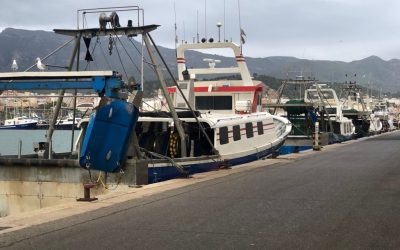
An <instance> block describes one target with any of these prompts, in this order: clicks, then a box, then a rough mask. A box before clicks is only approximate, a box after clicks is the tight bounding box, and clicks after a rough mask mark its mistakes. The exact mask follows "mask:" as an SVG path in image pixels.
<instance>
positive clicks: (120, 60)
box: [113, 41, 128, 80]
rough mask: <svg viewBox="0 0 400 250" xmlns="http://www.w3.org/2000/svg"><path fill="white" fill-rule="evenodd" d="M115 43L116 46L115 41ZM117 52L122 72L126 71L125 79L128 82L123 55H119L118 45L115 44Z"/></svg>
mask: <svg viewBox="0 0 400 250" xmlns="http://www.w3.org/2000/svg"><path fill="white" fill-rule="evenodd" d="M113 43H114V44H115V42H114V41H113ZM115 50H116V51H117V55H118V59H119V62H120V63H121V66H122V70H123V71H124V74H125V77H126V79H127V80H128V74H127V73H126V70H125V67H124V63H123V62H122V59H121V55H120V54H119V50H118V46H117V45H116V44H115Z"/></svg>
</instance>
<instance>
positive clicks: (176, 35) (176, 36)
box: [174, 1, 178, 54]
mask: <svg viewBox="0 0 400 250" xmlns="http://www.w3.org/2000/svg"><path fill="white" fill-rule="evenodd" d="M174 15H175V23H174V26H175V54H176V53H177V52H176V46H177V44H178V34H177V30H178V27H177V26H176V6H175V1H174Z"/></svg>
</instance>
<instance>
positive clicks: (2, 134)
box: [0, 129, 79, 155]
mask: <svg viewBox="0 0 400 250" xmlns="http://www.w3.org/2000/svg"><path fill="white" fill-rule="evenodd" d="M46 134H47V130H12V129H10V130H0V155H16V154H18V142H19V140H22V154H33V153H34V151H33V143H35V142H42V141H46V140H47V138H46ZM78 135H79V130H76V131H75V132H74V142H75V141H76V139H77V138H78ZM71 137H72V131H71V130H56V131H55V132H54V134H53V151H54V152H56V153H61V152H69V151H70V150H71Z"/></svg>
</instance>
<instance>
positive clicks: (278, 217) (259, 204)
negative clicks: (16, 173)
mask: <svg viewBox="0 0 400 250" xmlns="http://www.w3.org/2000/svg"><path fill="white" fill-rule="evenodd" d="M399 142H400V132H399V131H397V132H392V133H387V134H383V135H380V136H374V137H370V138H365V139H360V140H357V141H351V142H346V143H342V144H337V145H332V146H328V147H325V148H324V149H323V151H322V152H319V153H312V152H307V153H304V154H300V155H301V156H302V157H296V156H291V155H289V156H285V157H282V159H281V160H279V161H276V162H275V163H276V164H273V165H269V166H265V165H267V164H268V162H269V161H273V160H266V161H259V162H256V163H252V164H253V165H257V164H258V167H255V166H253V167H246V168H237V169H233V170H227V171H217V172H215V173H214V175H216V176H218V174H221V172H222V173H224V176H219V177H218V178H211V179H209V178H203V180H198V181H196V182H194V181H193V180H191V179H188V180H187V179H186V180H185V179H181V180H174V182H169V183H166V184H162V185H163V186H161V187H162V189H163V190H164V191H162V192H158V193H157V192H156V193H154V194H152V195H149V193H146V192H148V190H149V189H136V191H132V193H131V195H133V193H135V195H136V196H135V197H136V198H135V199H127V200H126V201H125V202H121V203H116V204H114V205H111V206H107V207H104V208H102V209H97V210H93V211H91V212H90V213H88V212H87V211H88V210H87V208H88V207H90V206H98V207H99V204H101V203H93V204H90V205H87V204H85V208H86V213H83V212H82V211H81V212H80V213H81V214H79V215H75V216H72V217H68V218H64V219H61V220H57V221H52V222H48V223H46V224H41V225H37V226H33V227H30V228H26V229H21V230H18V231H14V232H10V233H3V234H1V233H2V231H1V228H0V247H5V249H8V248H10V249H28V248H32V246H34V247H35V248H40V249H55V248H58V249H59V248H71V249H79V248H82V247H85V248H86V247H88V246H90V248H92V249H99V248H100V249H133V248H138V249H183V248H184V249H249V248H251V249H253V248H254V249H278V248H280V249H305V248H310V249H355V248H357V249H399V248H400V237H399V236H398V232H399V231H400V213H399V209H400V199H399V197H400V196H399V194H400V193H399V192H400V178H399V177H400V164H399V162H400V154H399V153H398V152H400V143H399ZM239 169H241V170H239ZM229 171H231V172H229ZM208 174H210V173H208ZM192 179H193V178H192ZM200 179H201V178H200ZM174 183H175V184H174ZM185 183H192V185H185ZM193 183H194V184H193ZM178 184H179V185H178ZM154 185H157V184H154ZM173 185H177V187H176V188H171V187H172V186H173ZM146 194H147V195H146ZM121 197H122V196H121ZM126 197H129V195H126ZM100 200H101V199H100ZM100 202H101V201H100ZM69 209H70V210H73V209H72V207H70V208H69ZM66 211H69V210H67V209H65V210H63V212H64V214H66ZM75 211H79V210H75ZM46 216H47V217H51V216H52V215H51V213H49V212H47V213H46ZM54 218H60V217H54ZM61 218H62V217H61ZM3 220H7V217H6V218H5V219H3ZM36 220H37V218H36ZM25 221H29V220H28V219H25ZM3 222H4V221H3ZM0 225H4V226H7V224H6V223H2V219H0ZM6 230H7V229H5V230H3V231H6Z"/></svg>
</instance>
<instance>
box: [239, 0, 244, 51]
mask: <svg viewBox="0 0 400 250" xmlns="http://www.w3.org/2000/svg"><path fill="white" fill-rule="evenodd" d="M238 11H239V40H240V54H242V49H243V48H242V47H243V41H242V20H241V19H240V0H238Z"/></svg>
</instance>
